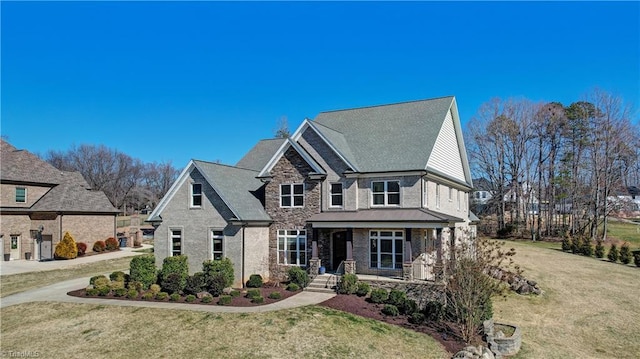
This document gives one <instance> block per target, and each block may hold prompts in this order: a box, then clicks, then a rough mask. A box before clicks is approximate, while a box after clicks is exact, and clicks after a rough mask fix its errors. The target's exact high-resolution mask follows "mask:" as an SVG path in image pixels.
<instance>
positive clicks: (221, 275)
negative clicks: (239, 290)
mask: <svg viewBox="0 0 640 359" xmlns="http://www.w3.org/2000/svg"><path fill="white" fill-rule="evenodd" d="M202 272H203V273H204V276H205V282H206V283H207V286H209V287H216V288H218V287H220V286H222V289H224V288H228V287H231V286H232V285H233V281H234V280H235V274H234V272H233V263H231V260H230V259H229V258H223V259H221V260H211V261H204V262H203V263H202ZM212 294H213V293H212Z"/></svg>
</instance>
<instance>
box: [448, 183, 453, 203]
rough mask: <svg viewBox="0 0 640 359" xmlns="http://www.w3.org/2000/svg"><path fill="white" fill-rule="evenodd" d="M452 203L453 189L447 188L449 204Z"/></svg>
mask: <svg viewBox="0 0 640 359" xmlns="http://www.w3.org/2000/svg"><path fill="white" fill-rule="evenodd" d="M452 201H453V188H451V187H449V202H452Z"/></svg>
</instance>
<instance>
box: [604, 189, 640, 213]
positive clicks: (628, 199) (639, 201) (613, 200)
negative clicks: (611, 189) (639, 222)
mask: <svg viewBox="0 0 640 359" xmlns="http://www.w3.org/2000/svg"><path fill="white" fill-rule="evenodd" d="M607 202H608V205H609V206H610V207H611V209H613V210H615V211H617V212H618V214H619V215H621V216H632V217H635V216H637V215H638V214H640V188H638V187H637V186H629V187H626V188H624V189H622V190H619V191H617V192H616V194H615V195H614V196H609V197H607Z"/></svg>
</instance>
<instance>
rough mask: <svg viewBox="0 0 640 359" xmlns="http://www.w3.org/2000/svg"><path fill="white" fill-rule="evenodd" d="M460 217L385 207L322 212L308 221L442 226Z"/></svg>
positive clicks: (333, 224) (318, 225) (316, 224)
mask: <svg viewBox="0 0 640 359" xmlns="http://www.w3.org/2000/svg"><path fill="white" fill-rule="evenodd" d="M463 221H464V220H463V219H461V218H457V217H453V216H448V215H446V214H442V213H438V212H435V211H430V210H428V209H423V208H385V209H364V210H359V211H352V212H345V211H336V212H323V213H318V214H315V215H313V216H311V217H310V218H309V219H308V222H310V223H311V224H312V226H313V227H314V228H332V227H336V226H342V227H351V228H371V227H380V226H384V227H385V228H405V227H412V228H442V227H449V226H453V225H454V223H456V222H463Z"/></svg>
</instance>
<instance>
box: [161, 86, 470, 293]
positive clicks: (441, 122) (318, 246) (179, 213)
mask: <svg viewBox="0 0 640 359" xmlns="http://www.w3.org/2000/svg"><path fill="white" fill-rule="evenodd" d="M472 188H473V184H472V180H471V177H470V171H469V164H468V161H467V154H466V149H465V146H464V141H463V138H462V132H461V127H460V120H459V117H458V111H457V105H456V100H455V98H454V97H444V98H437V99H431V100H422V101H413V102H404V103H398V104H391V105H382V106H372V107H365V108H356V109H348V110H340V111H330V112H323V113H320V114H319V115H318V116H317V117H316V118H315V119H314V120H308V119H306V120H304V121H303V123H302V124H301V125H300V126H299V127H298V129H297V130H296V131H295V132H294V134H293V135H292V136H291V137H290V138H287V139H271V140H263V141H260V142H259V143H258V144H257V145H256V146H255V147H254V148H253V149H251V150H250V151H249V153H247V154H246V155H245V156H244V157H243V158H242V159H241V160H240V161H239V162H238V163H237V164H236V165H235V166H226V165H220V164H214V163H209V162H204V161H195V160H194V161H191V162H190V163H189V164H188V165H187V167H186V168H185V169H184V170H183V171H182V173H181V175H180V176H179V178H178V180H177V181H176V182H175V183H174V185H173V187H172V188H171V190H170V191H169V193H167V195H166V196H165V197H164V198H163V199H162V201H161V202H160V204H159V205H158V207H157V208H156V209H155V210H154V211H153V212H152V214H151V215H150V217H149V219H148V221H150V222H152V223H153V224H154V227H155V228H156V231H155V248H156V251H155V253H156V261H157V264H158V265H160V264H161V263H162V260H163V259H164V258H165V257H166V256H169V255H174V254H185V255H187V256H189V264H190V269H191V271H192V272H195V271H198V270H200V268H201V263H202V261H203V260H207V259H216V258H221V257H229V258H230V259H231V260H232V262H233V263H234V265H235V269H236V285H238V284H241V283H242V282H244V281H246V280H247V279H248V277H249V275H251V274H254V273H259V274H261V275H262V276H263V277H266V278H269V277H271V278H280V277H281V276H282V274H283V272H284V271H285V270H286V269H287V268H289V267H290V266H301V267H304V268H307V269H308V271H309V272H310V273H311V274H312V275H314V274H317V273H318V269H319V267H321V266H322V267H325V268H326V269H327V270H328V271H344V272H347V273H356V274H375V275H380V276H390V277H400V278H404V279H408V280H433V279H435V273H436V272H437V270H438V267H439V266H442V264H443V262H444V261H445V260H446V259H447V257H448V256H449V254H448V253H449V248H451V246H452V245H456V243H459V242H461V241H469V240H472V239H473V238H474V237H475V225H474V224H473V221H472V220H473V219H475V216H474V215H473V214H472V213H471V212H470V211H469V208H468V203H469V193H470V192H471V191H472Z"/></svg>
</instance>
